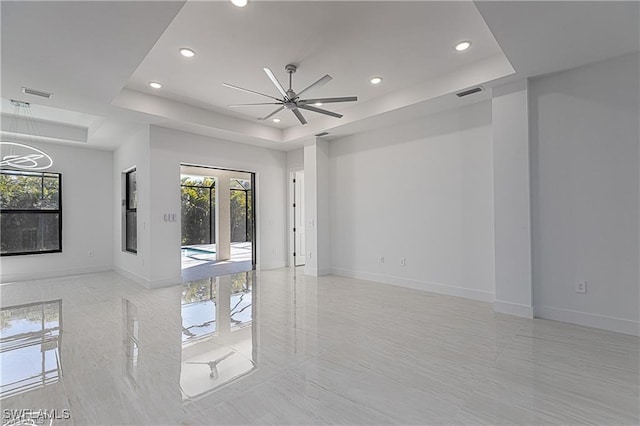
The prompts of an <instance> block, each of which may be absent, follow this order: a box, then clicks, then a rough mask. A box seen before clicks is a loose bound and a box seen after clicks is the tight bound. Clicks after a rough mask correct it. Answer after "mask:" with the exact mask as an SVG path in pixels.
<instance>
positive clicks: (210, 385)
mask: <svg viewBox="0 0 640 426" xmlns="http://www.w3.org/2000/svg"><path fill="white" fill-rule="evenodd" d="M253 282H254V272H242V273H238V274H233V275H228V276H222V277H214V278H208V279H204V280H198V281H194V282H190V283H186V284H184V285H183V291H182V308H181V311H182V365H181V371H180V389H181V391H182V395H183V400H187V399H198V398H200V397H202V396H204V395H206V394H209V393H210V392H212V391H214V390H216V389H218V388H220V387H222V386H224V385H226V384H229V383H232V382H234V381H236V380H238V379H239V378H241V377H244V376H246V375H247V374H249V373H251V372H252V371H254V370H255V369H256V359H255V358H256V357H255V332H254V330H255V326H256V323H255V319H254V317H253V312H254V310H253V306H254V299H255V292H254V285H253Z"/></svg>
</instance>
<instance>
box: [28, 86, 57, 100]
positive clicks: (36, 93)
mask: <svg viewBox="0 0 640 426" xmlns="http://www.w3.org/2000/svg"><path fill="white" fill-rule="evenodd" d="M22 93H24V94H27V95H33V96H40V97H41V98H47V99H51V98H52V97H53V93H48V92H43V91H41V90H35V89H29V88H28V87H23V88H22Z"/></svg>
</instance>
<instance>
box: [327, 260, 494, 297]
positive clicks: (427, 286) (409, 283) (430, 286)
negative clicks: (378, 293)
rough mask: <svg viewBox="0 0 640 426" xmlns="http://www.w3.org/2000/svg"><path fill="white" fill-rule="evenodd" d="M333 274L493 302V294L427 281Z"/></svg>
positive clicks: (336, 271) (342, 272)
mask: <svg viewBox="0 0 640 426" xmlns="http://www.w3.org/2000/svg"><path fill="white" fill-rule="evenodd" d="M331 273H332V274H334V275H340V276H343V277H349V278H356V279H360V280H366V281H373V282H379V283H384V284H390V285H396V286H399V287H407V288H413V289H416V290H423V291H428V292H432V293H439V294H446V295H449V296H457V297H464V298H465V299H472V300H480V301H482V302H492V301H493V299H494V295H493V293H489V292H485V291H480V290H474V289H470V288H464V287H457V286H453V285H449V284H441V283H431V282H427V281H418V280H412V279H407V278H400V277H393V276H390V275H384V274H375V273H370V272H360V271H352V270H349V269H343V268H332V269H331Z"/></svg>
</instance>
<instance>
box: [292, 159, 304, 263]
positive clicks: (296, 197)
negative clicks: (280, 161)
mask: <svg viewBox="0 0 640 426" xmlns="http://www.w3.org/2000/svg"><path fill="white" fill-rule="evenodd" d="M292 174H293V180H292V185H293V191H292V193H293V214H292V217H293V265H294V266H302V265H304V264H305V253H306V248H305V223H304V171H302V170H300V171H296V172H293V173H292Z"/></svg>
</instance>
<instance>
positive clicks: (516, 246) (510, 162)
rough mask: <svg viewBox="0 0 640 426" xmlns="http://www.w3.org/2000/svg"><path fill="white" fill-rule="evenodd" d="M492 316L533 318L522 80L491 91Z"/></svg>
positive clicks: (525, 109)
mask: <svg viewBox="0 0 640 426" xmlns="http://www.w3.org/2000/svg"><path fill="white" fill-rule="evenodd" d="M492 123H493V124H492V126H493V129H492V130H493V185H494V220H495V275H496V276H495V283H496V288H495V302H494V310H495V311H496V312H501V313H505V314H510V315H517V316H522V317H527V318H532V317H533V306H532V276H531V273H532V269H531V207H530V200H531V198H530V192H531V191H530V183H529V108H528V84H527V81H526V80H522V81H519V82H516V83H511V84H507V85H504V86H500V87H497V88H494V89H493V100H492Z"/></svg>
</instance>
